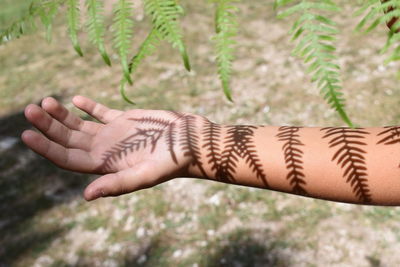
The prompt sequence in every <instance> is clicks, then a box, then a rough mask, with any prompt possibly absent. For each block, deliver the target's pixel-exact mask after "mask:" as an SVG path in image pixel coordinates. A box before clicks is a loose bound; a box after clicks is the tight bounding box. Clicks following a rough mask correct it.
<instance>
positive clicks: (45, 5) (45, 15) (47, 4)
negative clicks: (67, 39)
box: [37, 0, 60, 42]
mask: <svg viewBox="0 0 400 267" xmlns="http://www.w3.org/2000/svg"><path fill="white" fill-rule="evenodd" d="M59 7H60V1H54V0H45V1H40V4H39V5H38V6H37V9H38V14H39V16H40V20H41V21H42V24H43V25H44V27H45V28H46V39H47V41H48V42H51V35H52V28H53V20H54V18H55V16H56V14H57V12H58V9H59Z"/></svg>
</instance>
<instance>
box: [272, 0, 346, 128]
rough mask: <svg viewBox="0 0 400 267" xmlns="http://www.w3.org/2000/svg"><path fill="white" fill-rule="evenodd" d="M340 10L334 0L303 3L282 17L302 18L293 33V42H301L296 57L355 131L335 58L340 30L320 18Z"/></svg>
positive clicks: (305, 1) (294, 27)
mask: <svg viewBox="0 0 400 267" xmlns="http://www.w3.org/2000/svg"><path fill="white" fill-rule="evenodd" d="M293 2H294V1H288V0H287V1H284V0H281V1H276V2H275V5H276V6H277V7H281V6H282V5H287V4H289V3H293ZM339 10H340V9H339V7H338V6H337V5H336V4H335V3H334V2H333V1H330V0H314V1H312V0H310V1H307V0H303V1H300V2H299V1H297V2H296V3H295V4H294V5H292V6H291V7H289V8H287V9H286V10H285V11H283V12H282V13H280V14H279V15H278V17H280V18H285V17H287V16H293V15H295V14H299V18H298V19H297V20H296V21H295V23H294V24H293V26H292V29H291V34H292V39H293V40H299V41H298V42H297V45H296V47H295V49H294V50H293V53H294V54H295V55H297V56H298V57H300V58H303V60H304V62H305V63H308V64H309V66H308V68H307V72H308V73H310V74H311V76H312V78H311V80H312V81H313V82H315V83H316V84H317V86H318V88H319V89H320V91H321V94H322V96H323V97H324V99H325V100H326V101H327V102H328V104H329V105H330V106H331V107H332V108H333V109H335V110H336V111H337V112H338V114H339V115H340V117H341V118H342V119H343V121H344V122H346V123H347V124H348V125H349V126H351V127H352V122H351V121H350V119H349V117H348V115H347V113H346V111H345V108H344V106H345V103H344V102H345V100H344V98H343V93H342V92H341V89H342V87H341V85H340V83H341V82H340V75H339V72H340V67H339V66H338V65H337V64H336V63H335V61H337V57H336V55H335V54H334V52H335V46H334V44H333V42H334V41H335V40H336V37H335V35H336V34H337V33H338V30H337V29H336V24H335V22H334V21H332V20H331V19H330V18H328V17H326V16H323V15H320V13H322V12H325V13H326V12H330V13H332V12H338V11H339ZM316 11H318V12H316Z"/></svg>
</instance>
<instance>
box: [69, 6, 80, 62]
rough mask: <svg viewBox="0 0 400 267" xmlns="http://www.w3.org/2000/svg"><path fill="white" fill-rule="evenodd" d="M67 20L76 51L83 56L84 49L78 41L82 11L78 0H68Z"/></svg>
mask: <svg viewBox="0 0 400 267" xmlns="http://www.w3.org/2000/svg"><path fill="white" fill-rule="evenodd" d="M67 6H68V9H67V21H68V32H69V37H70V38H71V42H72V46H73V47H74V49H75V51H76V52H77V53H78V54H79V55H80V56H81V57H82V56H83V53H82V49H81V47H80V45H79V41H78V30H79V24H80V21H79V20H80V11H79V1H78V0H67Z"/></svg>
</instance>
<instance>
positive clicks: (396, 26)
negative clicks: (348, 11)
mask: <svg viewBox="0 0 400 267" xmlns="http://www.w3.org/2000/svg"><path fill="white" fill-rule="evenodd" d="M366 11H367V13H366V15H365V16H364V18H363V19H362V20H361V21H360V23H358V25H357V27H356V30H361V29H363V28H365V27H366V29H365V32H366V33H368V32H370V31H372V30H374V29H375V28H377V26H378V25H380V24H387V26H388V27H389V28H390V31H389V32H388V38H387V41H386V44H385V46H384V47H383V48H382V50H381V53H386V52H388V50H389V49H390V48H392V47H394V46H395V48H393V52H392V54H391V55H390V56H389V57H388V58H387V59H386V60H385V63H389V62H391V61H396V60H400V19H399V18H400V0H383V1H379V0H367V1H365V3H364V5H363V6H362V7H361V8H360V9H359V10H358V11H357V12H356V15H361V14H363V13H364V12H366ZM368 23H370V24H369V26H368V27H367V24H368Z"/></svg>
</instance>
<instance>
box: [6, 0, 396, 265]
mask: <svg viewBox="0 0 400 267" xmlns="http://www.w3.org/2000/svg"><path fill="white" fill-rule="evenodd" d="M6 2H7V1H6ZM17 2H18V1H17ZM135 2H136V1H135ZM339 3H341V6H342V7H343V11H342V12H341V13H340V14H339V15H337V17H335V21H337V22H338V23H339V27H340V29H341V31H342V34H341V35H340V38H339V40H338V43H337V44H338V54H339V57H340V61H339V64H340V66H341V68H342V70H343V71H342V79H343V87H344V93H345V97H346V99H347V110H348V113H349V114H350V117H351V118H352V120H353V121H354V122H355V123H356V124H357V125H361V126H382V125H392V124H396V123H398V121H399V119H400V109H398V108H397V107H398V106H399V103H400V85H399V84H400V83H399V80H398V78H397V77H396V75H397V72H398V71H399V69H400V64H398V63H392V64H389V65H384V64H383V61H384V59H385V55H380V54H379V50H380V48H381V47H382V46H383V44H384V42H385V35H386V28H385V27H384V26H383V25H382V27H378V29H377V30H375V31H374V32H373V33H371V34H369V35H362V34H360V33H355V32H354V31H353V29H354V26H355V24H356V23H357V21H358V19H359V18H356V17H355V16H354V15H353V13H354V11H355V7H356V5H355V4H351V3H350V2H348V1H339ZM182 4H183V5H184V7H185V9H186V15H185V17H184V20H183V21H184V23H183V27H184V32H185V41H186V43H187V45H188V50H189V53H190V58H191V61H192V65H193V71H191V72H190V73H188V72H186V71H185V70H184V68H183V66H182V63H181V62H180V58H179V55H178V54H177V52H176V51H175V50H173V49H171V48H169V47H168V46H167V45H166V44H164V45H163V48H162V49H161V50H159V51H158V52H157V53H156V54H155V55H154V56H151V57H149V58H148V59H147V60H146V63H145V64H143V65H142V66H141V67H140V68H139V70H138V72H137V73H136V74H135V75H134V82H135V84H134V86H133V87H131V88H129V91H128V95H129V96H130V97H131V98H132V99H133V100H134V101H135V102H136V103H137V105H136V106H135V107H132V106H130V105H129V104H127V103H126V102H124V101H123V100H122V98H121V96H120V95H119V92H118V85H119V80H120V77H121V71H120V68H119V67H118V66H117V65H118V63H117V62H118V60H117V56H116V54H114V53H111V54H112V55H111V57H112V59H113V61H114V66H113V68H109V67H107V66H105V65H104V64H103V63H102V60H101V57H100V56H99V55H98V54H97V53H96V52H95V49H93V47H92V46H90V45H89V44H88V43H87V40H86V39H87V37H86V35H85V34H82V35H81V36H80V39H81V40H82V44H83V45H82V46H83V50H84V53H85V56H84V57H83V58H80V57H79V56H77V55H76V54H75V53H74V51H73V49H72V48H71V44H70V42H69V40H68V36H67V33H66V30H65V26H64V22H63V18H62V16H60V17H61V18H59V19H58V20H57V21H56V26H55V27H54V36H53V42H52V43H51V44H48V43H47V42H46V41H45V38H44V33H43V32H44V31H43V30H39V31H38V32H35V33H31V34H29V35H26V36H24V37H22V38H20V39H18V40H15V41H12V42H10V43H7V44H5V45H2V46H0V96H1V97H0V200H1V201H0V243H1V244H2V245H1V246H0V266H395V265H397V264H398V263H399V262H400V254H399V253H398V251H399V250H400V245H399V244H400V242H399V241H400V231H399V227H400V209H399V208H392V207H390V208H388V207H370V206H357V205H349V204H341V203H332V202H326V201H320V200H313V199H308V198H303V197H298V196H292V195H287V194H282V193H277V192H271V191H267V190H260V189H252V188H245V187H238V186H230V185H225V184H222V183H214V182H206V181H200V180H195V179H186V178H180V179H175V180H173V181H170V182H168V183H165V184H162V185H160V186H157V187H155V188H152V189H148V190H144V191H141V192H138V193H134V194H129V195H126V196H122V197H118V198H107V199H101V200H96V201H94V202H91V203H87V202H85V201H84V200H83V198H82V194H81V193H82V190H83V188H84V186H85V185H87V184H88V182H89V181H90V180H92V179H95V177H94V176H91V175H78V174H73V173H70V172H66V171H63V170H60V169H58V168H57V167H55V166H53V165H52V164H51V163H48V162H47V161H46V160H44V159H42V158H41V157H39V156H37V155H35V154H34V153H32V152H31V151H29V150H27V148H26V147H25V146H24V145H23V144H22V143H21V141H20V139H19V135H20V133H21V131H22V130H23V129H26V128H28V127H29V125H28V124H27V123H26V122H25V120H24V118H23V115H22V113H21V111H22V110H23V107H24V106H25V105H27V104H28V103H32V102H36V103H38V102H39V101H40V100H41V99H42V98H43V97H45V96H49V95H53V96H55V97H57V98H58V99H59V100H60V101H62V102H63V103H65V104H66V105H67V106H68V107H69V108H71V109H72V110H74V112H77V111H76V110H75V109H73V108H72V105H71V104H70V100H71V98H72V96H73V95H75V94H81V95H86V96H89V97H92V98H94V99H96V100H98V101H100V102H102V103H104V104H107V105H110V106H112V107H114V108H121V109H128V108H136V107H137V108H149V109H175V110H180V111H185V112H193V113H197V114H202V115H205V116H207V117H208V118H210V119H211V120H213V121H216V122H219V123H237V124H239V123H248V124H250V123H252V124H268V125H304V126H331V125H343V122H342V121H341V120H340V118H338V116H337V115H336V113H335V112H334V111H332V110H331V109H330V108H329V107H328V106H327V104H326V103H325V102H324V101H323V99H322V98H321V97H320V96H319V94H318V90H317V89H316V87H315V85H313V84H311V82H310V78H309V76H308V75H307V74H305V72H304V69H305V67H304V65H303V63H302V62H301V61H299V60H298V59H296V58H294V57H292V56H291V49H292V48H293V43H291V42H290V37H289V36H288V34H287V32H288V30H289V28H290V24H291V22H292V21H291V20H290V19H289V20H278V19H276V17H275V15H276V13H275V12H274V11H273V9H272V1H270V0H269V1H256V0H251V1H243V2H242V3H240V4H238V5H239V6H240V16H239V20H240V26H241V27H240V32H239V37H238V38H237V41H238V45H237V53H236V60H235V63H234V76H233V81H232V87H233V90H234V93H233V96H234V100H235V102H234V103H229V102H228V101H227V100H226V99H225V98H224V96H223V93H222V90H221V88H220V83H219V81H218V78H217V75H216V68H215V56H214V54H213V51H212V43H211V41H210V36H211V34H212V31H213V25H212V23H213V14H212V6H211V5H207V4H206V3H201V4H197V3H196V2H194V1H192V2H189V1H182ZM135 10H136V15H135V22H136V30H135V31H136V33H135V42H134V43H133V50H132V51H135V49H136V48H137V47H138V45H139V44H140V41H141V40H143V38H144V37H145V35H146V32H147V30H148V21H147V20H146V19H144V17H143V14H142V12H141V10H140V6H139V5H137V6H136V8H135ZM108 50H110V51H111V48H110V47H109V46H108ZM172 55H173V56H172ZM79 114H81V113H79ZM81 115H82V116H83V114H81Z"/></svg>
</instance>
